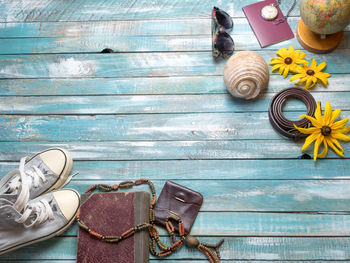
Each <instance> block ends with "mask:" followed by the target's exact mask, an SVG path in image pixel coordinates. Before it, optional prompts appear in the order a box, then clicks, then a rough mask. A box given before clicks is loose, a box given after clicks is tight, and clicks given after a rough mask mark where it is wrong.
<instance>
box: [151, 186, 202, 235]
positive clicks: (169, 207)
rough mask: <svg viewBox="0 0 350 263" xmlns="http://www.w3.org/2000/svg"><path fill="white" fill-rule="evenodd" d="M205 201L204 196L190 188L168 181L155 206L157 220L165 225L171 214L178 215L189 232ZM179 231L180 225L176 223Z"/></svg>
mask: <svg viewBox="0 0 350 263" xmlns="http://www.w3.org/2000/svg"><path fill="white" fill-rule="evenodd" d="M202 203H203V196H202V195H201V194H200V193H198V192H195V191H193V190H191V189H189V188H186V187H184V186H182V185H178V184H176V183H174V182H172V181H167V182H166V183H165V185H164V187H163V190H162V192H161V193H160V196H159V197H158V200H157V203H156V205H155V207H154V212H155V218H156V220H155V222H156V224H158V225H162V226H165V221H166V219H167V217H168V216H170V215H177V216H179V217H180V218H181V220H182V221H183V222H184V225H185V233H186V234H189V233H190V230H191V227H192V225H193V223H194V220H195V219H196V217H197V214H198V211H199V209H200V207H201V206H202ZM174 227H175V230H176V231H179V229H178V226H177V225H174Z"/></svg>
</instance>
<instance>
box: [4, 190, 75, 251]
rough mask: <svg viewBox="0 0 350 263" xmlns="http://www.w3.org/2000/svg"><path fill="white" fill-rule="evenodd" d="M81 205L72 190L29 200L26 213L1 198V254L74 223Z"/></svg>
mask: <svg viewBox="0 0 350 263" xmlns="http://www.w3.org/2000/svg"><path fill="white" fill-rule="evenodd" d="M20 206H22V204H20ZM79 206H80V196H79V194H78V193H77V192H76V191H74V190H71V189H61V190H57V191H53V192H49V193H46V194H44V195H41V196H39V197H37V198H35V199H33V200H30V201H29V202H28V203H27V204H25V207H24V209H23V212H20V211H18V210H17V209H16V208H15V207H14V204H13V203H12V202H11V201H9V200H8V199H0V255H1V254H4V253H7V252H10V251H12V250H15V249H17V248H20V247H24V246H27V245H30V244H34V243H37V242H39V241H43V240H47V239H49V238H52V237H54V236H58V235H60V234H61V233H63V232H64V231H65V230H66V229H68V228H69V226H70V225H71V224H72V223H73V222H74V220H75V217H76V213H77V211H78V209H79Z"/></svg>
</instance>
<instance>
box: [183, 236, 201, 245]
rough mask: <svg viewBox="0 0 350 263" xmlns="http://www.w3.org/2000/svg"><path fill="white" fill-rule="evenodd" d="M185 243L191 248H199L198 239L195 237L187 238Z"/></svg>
mask: <svg viewBox="0 0 350 263" xmlns="http://www.w3.org/2000/svg"><path fill="white" fill-rule="evenodd" d="M185 243H186V245H187V246H189V247H198V245H199V241H198V239H197V238H195V237H194V236H187V237H186V239H185Z"/></svg>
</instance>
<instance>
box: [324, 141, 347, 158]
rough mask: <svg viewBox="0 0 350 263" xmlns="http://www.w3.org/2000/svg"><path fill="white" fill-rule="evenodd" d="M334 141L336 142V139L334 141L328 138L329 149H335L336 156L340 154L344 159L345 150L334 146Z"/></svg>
mask: <svg viewBox="0 0 350 263" xmlns="http://www.w3.org/2000/svg"><path fill="white" fill-rule="evenodd" d="M333 140H334V139H332V138H330V137H328V138H327V143H328V145H329V147H331V148H332V149H333V151H334V152H335V153H336V154H338V155H339V156H341V157H344V154H343V152H344V150H343V148H342V147H341V146H340V145H339V146H338V147H340V149H338V148H337V147H336V146H335V145H334V144H333Z"/></svg>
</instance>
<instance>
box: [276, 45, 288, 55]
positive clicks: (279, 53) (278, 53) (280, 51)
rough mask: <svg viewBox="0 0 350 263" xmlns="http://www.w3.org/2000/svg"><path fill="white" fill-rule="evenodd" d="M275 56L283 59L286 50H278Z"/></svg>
mask: <svg viewBox="0 0 350 263" xmlns="http://www.w3.org/2000/svg"><path fill="white" fill-rule="evenodd" d="M276 53H277V55H279V56H280V57H284V56H285V54H286V53H287V49H286V48H284V47H283V48H281V49H280V50H278V51H277V52H276Z"/></svg>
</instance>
